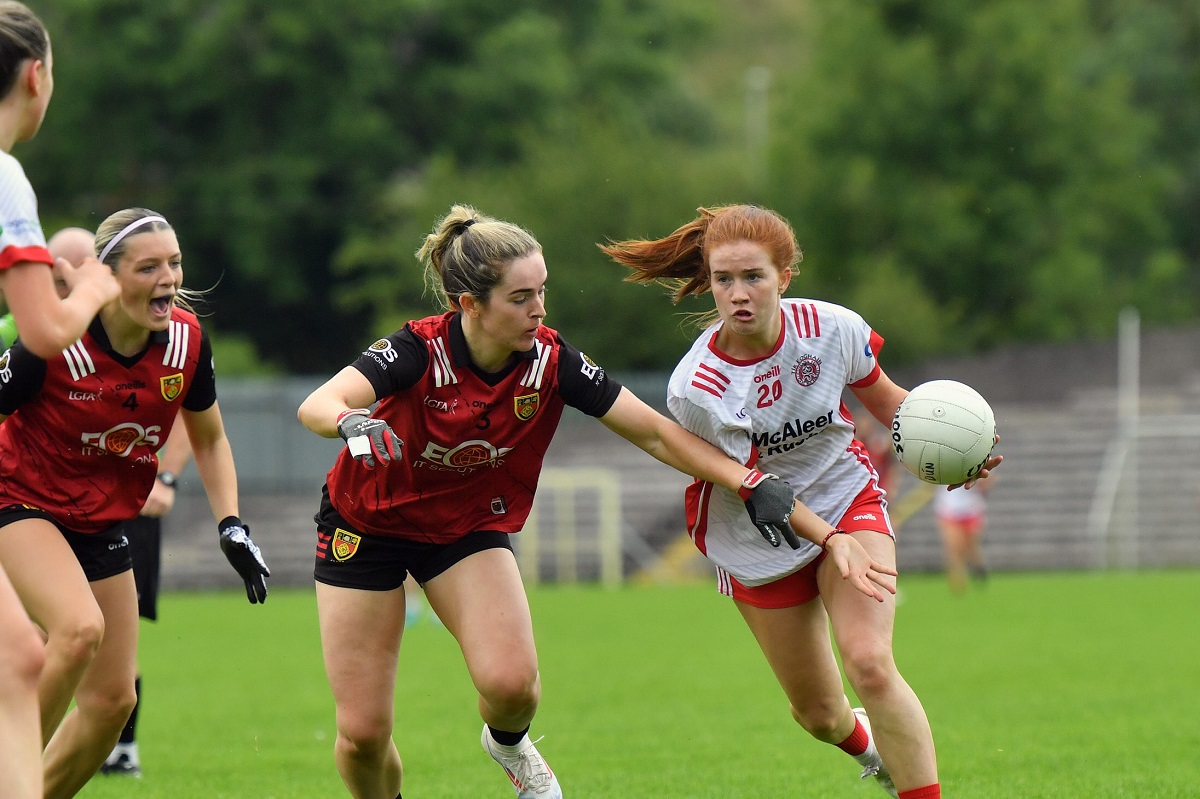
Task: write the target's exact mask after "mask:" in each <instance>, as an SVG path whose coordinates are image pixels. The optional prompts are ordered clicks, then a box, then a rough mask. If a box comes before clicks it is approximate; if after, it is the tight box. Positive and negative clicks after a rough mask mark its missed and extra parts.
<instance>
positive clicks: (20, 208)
mask: <svg viewBox="0 0 1200 799" xmlns="http://www.w3.org/2000/svg"><path fill="white" fill-rule="evenodd" d="M22 261H38V262H42V263H46V264H53V263H54V259H53V258H51V257H50V251H49V250H47V249H46V235H45V234H44V233H42V224H41V222H40V221H38V213H37V196H36V195H35V194H34V193H33V187H32V186H30V185H29V179H28V178H26V177H25V170H24V169H23V168H22V167H21V163H20V162H19V161H18V160H17V159H15V158H13V157H12V156H11V155H9V154H8V153H5V152H0V270H4V269H8V268H9V267H10V266H12V265H13V264H16V263H21V262H22Z"/></svg>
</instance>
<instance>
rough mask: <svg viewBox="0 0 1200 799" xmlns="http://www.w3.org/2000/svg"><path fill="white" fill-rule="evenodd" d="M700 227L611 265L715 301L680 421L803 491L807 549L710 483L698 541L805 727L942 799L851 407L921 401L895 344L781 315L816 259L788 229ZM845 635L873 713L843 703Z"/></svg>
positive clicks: (623, 247)
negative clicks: (848, 401) (807, 263)
mask: <svg viewBox="0 0 1200 799" xmlns="http://www.w3.org/2000/svg"><path fill="white" fill-rule="evenodd" d="M700 211H701V215H700V217H699V218H697V219H695V220H693V221H692V222H689V223H688V224H686V225H684V226H683V227H681V228H679V229H678V230H676V231H675V232H674V233H672V234H671V235H670V236H667V237H666V238H663V239H658V240H654V241H642V240H632V241H622V242H616V243H613V244H610V245H608V246H604V247H602V248H601V249H603V250H604V252H605V253H606V254H608V255H609V256H611V257H612V258H613V259H615V260H616V261H617V262H619V263H621V264H623V265H625V266H627V267H629V268H630V269H631V270H633V273H632V275H631V276H630V277H629V279H630V280H634V281H639V282H660V281H661V282H666V283H668V284H670V285H673V286H674V287H675V294H674V296H675V299H676V300H677V301H678V300H679V299H681V298H683V297H684V296H687V295H689V294H700V293H705V292H708V291H711V292H712V294H713V297H714V299H715V301H716V306H717V308H716V316H717V317H718V321H717V322H716V324H714V325H712V326H711V327H709V328H708V329H706V330H705V331H704V332H703V333H702V334H701V335H700V338H698V339H697V340H696V342H695V344H694V345H693V346H692V348H691V351H690V352H689V353H688V354H687V355H686V356H685V357H684V358H683V360H682V361H681V362H680V364H679V366H678V367H677V368H676V370H675V372H674V374H673V375H672V377H671V382H670V388H669V390H668V396H667V403H668V406H669V407H670V409H671V412H672V413H674V414H675V416H676V418H677V419H679V421H680V423H681V424H682V425H683V426H684V427H686V428H687V429H689V430H691V431H692V432H694V433H696V434H697V435H699V436H701V437H702V438H705V439H707V440H708V441H711V442H712V443H714V444H716V445H717V446H718V447H720V448H721V449H722V450H724V451H725V452H727V453H728V454H729V455H731V456H733V457H734V458H737V459H739V460H741V461H742V462H743V463H746V464H750V465H754V466H756V467H757V468H759V469H761V470H763V471H768V472H772V473H775V474H778V475H780V476H781V477H783V478H784V479H785V480H786V481H787V482H788V483H790V484H791V486H792V487H793V488H794V490H795V492H796V498H797V499H798V500H799V503H798V504H797V506H796V509H795V512H794V513H793V514H792V516H791V525H792V527H793V529H794V531H795V533H796V534H797V536H798V538H799V539H801V540H798V541H796V542H795V546H794V548H792V549H787V548H784V547H779V548H775V547H772V546H770V545H769V543H768V542H766V541H764V540H763V539H762V537H761V536H759V535H757V534H756V531H755V530H754V528H753V527H750V526H749V525H748V524H747V523H746V522H745V521H744V520H743V518H742V517H741V516H739V514H738V513H736V511H737V510H738V508H739V502H738V498H737V496H736V495H735V494H734V493H733V492H730V491H728V490H727V489H725V488H723V487H721V486H714V485H711V484H708V483H705V482H703V481H697V482H696V483H695V484H693V485H692V486H690V487H689V489H688V491H687V503H686V504H687V514H688V516H687V518H688V531H689V534H690V535H691V536H692V538H693V540H694V541H695V543H696V546H697V547H699V549H700V551H701V552H703V553H704V554H705V555H706V556H707V557H708V558H709V559H711V560H712V561H713V562H714V563H715V564H716V566H717V573H718V582H719V586H720V590H721V591H722V593H725V594H727V595H729V596H732V597H733V600H734V602H735V604H736V605H737V607H738V610H739V611H740V612H741V614H742V616H743V618H744V619H745V621H746V623H747V625H749V627H750V629H751V631H752V632H753V633H754V636H755V638H756V639H757V641H758V643H759V646H760V647H761V648H762V650H763V653H764V654H765V655H766V657H767V660H768V662H769V663H770V664H771V667H772V669H773V670H774V672H775V675H776V677H777V678H778V680H779V682H780V684H781V685H782V686H783V689H784V692H785V693H786V695H787V697H788V699H789V701H790V702H791V706H792V714H793V716H794V717H795V719H796V721H797V722H799V723H800V724H801V725H802V726H803V727H804V728H805V729H806V730H808V732H809V733H811V734H812V735H813V736H814V737H816V738H817V739H818V740H821V741H825V742H827V743H832V744H835V745H837V746H838V747H840V748H841V749H843V750H844V751H846V752H847V753H848V754H850V755H852V756H853V757H854V758H855V759H856V760H857V761H858V762H859V764H860V765H862V767H863V771H862V775H863V776H864V777H866V776H874V777H875V778H876V779H877V780H878V782H879V784H880V785H881V786H882V787H883V788H884V789H885V790H887V791H888V793H889V794H891V795H892V796H899V797H900V799H934V798H935V797H940V796H941V788H940V786H939V783H938V777H937V763H936V758H935V756H934V748H933V736H932V734H931V732H930V729H929V723H928V721H927V720H926V718H925V712H924V710H923V709H922V708H921V703H920V701H919V700H918V699H917V697H916V695H915V694H914V693H913V691H912V689H911V688H909V686H908V684H907V683H905V681H904V679H903V678H902V677H901V676H900V673H899V671H898V670H897V669H896V665H895V662H894V661H893V659H892V651H891V640H892V627H893V621H894V615H895V597H894V594H895V584H894V579H893V578H894V577H895V576H896V568H895V565H896V551H895V544H894V540H893V533H892V529H891V524H890V522H889V521H888V516H887V505H886V502H885V501H884V493H883V490H882V489H881V488H880V487H879V484H878V479H877V474H876V472H875V469H874V468H873V467H872V465H871V462H870V458H869V457H868V455H867V451H866V447H865V446H864V445H863V444H861V443H860V442H859V441H857V440H856V439H855V437H854V425H853V422H852V421H851V416H850V413H849V412H848V410H847V409H846V408H845V406H844V405H843V404H842V399H841V397H842V391H843V390H844V389H845V388H846V387H849V388H850V390H851V391H852V392H853V393H854V395H855V396H856V397H857V398H858V399H859V401H861V402H862V403H863V405H864V406H865V407H866V408H867V410H868V411H870V412H871V413H872V414H873V415H874V416H875V417H876V418H877V419H879V420H880V421H881V422H883V423H884V424H885V425H887V424H890V423H891V420H892V416H893V414H894V413H895V410H896V407H897V406H898V405H899V404H900V401H901V400H902V399H903V398H904V396H905V394H906V393H907V392H906V391H905V390H904V389H902V388H900V387H899V386H897V385H896V384H895V383H893V382H892V381H891V380H890V379H889V378H888V377H887V375H885V374H884V373H883V371H882V370H881V369H880V368H879V364H878V363H877V362H876V356H877V355H878V353H879V349H880V347H881V346H882V344H883V340H882V338H880V337H879V336H878V335H877V334H876V333H875V332H874V331H873V330H871V328H870V327H869V326H868V325H867V324H866V322H864V321H863V319H862V318H861V317H860V316H859V315H858V314H856V313H854V312H852V311H850V310H848V309H846V308H842V307H840V306H837V305H833V304H831V303H827V302H820V301H816V300H791V299H789V300H783V299H782V295H783V293H784V291H786V289H787V287H788V284H789V282H790V281H791V278H792V269H793V267H794V266H796V264H797V263H799V260H800V256H799V247H798V246H797V245H796V241H795V236H794V234H793V233H792V229H791V226H790V225H788V224H787V222H786V221H785V220H784V219H783V218H782V217H780V216H779V215H778V214H775V213H774V212H772V211H768V210H766V209H762V208H757V207H754V206H748V205H735V206H725V207H721V208H714V209H700ZM999 462H1000V458H999V457H995V458H993V459H992V460H991V461H989V463H988V464H987V468H985V469H984V470H983V472H982V473H981V476H986V474H987V471H988V469H990V468H992V467H994V466H996V464H998V463H999ZM818 598H819V599H820V600H821V601H819V602H817V601H814V600H816V599H818ZM831 622H832V628H833V634H834V636H835V638H836V641H837V646H838V650H839V652H840V653H841V656H842V660H843V664H844V666H845V669H846V676H847V678H848V679H849V681H850V684H851V685H852V686H853V687H854V690H855V692H856V693H857V694H858V696H859V698H860V699H861V700H862V702H863V705H864V706H865V709H863V708H851V706H850V703H849V701H848V700H847V698H846V696H845V693H844V690H843V687H842V678H841V674H840V672H839V670H838V665H837V661H836V660H835V658H834V655H833V649H832V645H831V641H830V638H829V629H830V626H831V624H830V623H831Z"/></svg>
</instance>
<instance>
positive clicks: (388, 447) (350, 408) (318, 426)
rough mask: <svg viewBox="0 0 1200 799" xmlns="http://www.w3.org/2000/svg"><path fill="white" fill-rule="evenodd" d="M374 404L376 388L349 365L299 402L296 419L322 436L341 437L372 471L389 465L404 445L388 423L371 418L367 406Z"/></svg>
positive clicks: (354, 454) (351, 452)
mask: <svg viewBox="0 0 1200 799" xmlns="http://www.w3.org/2000/svg"><path fill="white" fill-rule="evenodd" d="M373 402H375V389H374V387H373V386H372V385H371V382H370V381H369V380H367V378H366V377H365V376H364V375H363V374H362V372H360V371H358V370H357V369H355V368H354V367H353V366H347V367H346V368H345V369H343V370H342V371H340V372H338V373H337V374H336V375H334V376H333V377H331V378H330V379H329V380H327V381H325V383H324V384H323V385H321V386H320V387H319V388H317V390H316V391H314V392H313V393H311V394H309V395H308V397H307V398H306V399H305V400H304V402H302V403H300V408H299V409H298V410H297V411H296V417H297V418H298V419H299V420H300V423H301V424H303V425H304V426H305V427H307V428H308V429H309V430H311V431H313V432H314V433H316V434H317V435H319V436H323V437H325V438H335V437H338V436H340V437H341V438H342V439H343V440H344V441H345V442H346V447H347V448H348V449H349V450H350V454H351V455H352V456H353V457H354V459H355V460H356V461H358V462H359V463H360V464H362V465H363V466H364V467H366V468H367V469H373V468H375V466H387V465H388V464H389V463H391V462H392V461H393V460H395V459H396V458H397V457H398V456H399V454H400V448H401V447H403V446H404V442H403V441H401V440H400V438H399V437H398V436H397V435H396V434H395V433H394V432H392V428H391V426H390V425H388V423H387V422H385V421H384V420H383V419H376V418H373V417H372V416H371V412H370V411H369V410H368V406H370V405H371V404H372V403H373Z"/></svg>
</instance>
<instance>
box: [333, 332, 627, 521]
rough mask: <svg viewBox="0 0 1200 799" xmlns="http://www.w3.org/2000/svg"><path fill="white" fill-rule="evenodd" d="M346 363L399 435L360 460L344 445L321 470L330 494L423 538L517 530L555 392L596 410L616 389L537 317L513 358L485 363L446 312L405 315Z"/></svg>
mask: <svg viewBox="0 0 1200 799" xmlns="http://www.w3.org/2000/svg"><path fill="white" fill-rule="evenodd" d="M353 365H354V367H355V368H356V369H358V370H359V371H360V372H362V373H363V375H364V376H366V378H367V379H368V380H369V381H370V382H371V385H372V386H373V387H374V389H375V396H376V397H379V398H380V402H379V405H378V407H377V408H376V409H375V411H374V412H373V413H372V414H371V415H372V416H374V417H375V418H378V419H384V420H385V421H387V423H388V424H389V425H391V428H392V430H393V431H394V432H395V433H396V435H397V436H399V437H400V439H401V440H402V441H403V442H404V446H403V449H402V454H401V457H400V458H399V459H398V460H396V461H395V462H393V463H391V464H390V465H388V466H387V467H379V466H377V467H376V468H375V469H371V470H368V469H366V468H364V467H363V466H362V464H360V463H357V462H356V461H355V460H354V459H353V458H352V457H351V456H350V454H349V452H348V451H347V450H345V449H343V450H342V452H341V454H340V455H339V456H338V459H337V462H336V463H335V464H334V466H333V468H332V469H331V470H330V471H329V476H328V481H327V486H328V489H329V497H330V502H331V504H332V505H333V507H334V509H335V510H337V512H338V513H339V514H341V515H342V517H343V518H345V519H346V521H348V522H349V523H350V524H352V525H354V526H355V527H356V528H358V529H359V530H361V531H363V532H367V533H371V534H374V535H391V536H400V537H404V538H411V539H414V540H420V541H428V542H433V543H448V542H450V541H454V540H455V539H457V538H460V537H461V536H463V535H465V534H466V533H469V532H472V531H474V530H497V531H500V532H506V533H515V532H517V531H518V530H520V529H521V527H522V526H524V524H525V520H526V518H527V517H528V516H529V511H530V509H531V507H532V506H533V494H534V491H535V490H536V489H537V483H538V477H539V475H540V474H541V470H542V459H543V457H544V456H545V454H546V449H547V448H548V447H549V446H550V440H551V438H553V436H554V431H555V430H556V429H557V427H558V422H559V419H560V417H561V416H562V410H563V406H564V404H566V405H570V406H572V407H574V408H578V409H579V410H581V411H583V412H584V413H586V414H588V415H590V416H603V415H604V414H605V413H607V412H608V410H609V409H610V408H611V407H612V405H613V403H614V402H616V399H617V395H618V394H619V393H620V391H621V385H620V383H618V382H617V381H615V380H613V379H611V378H610V377H608V376H607V375H606V374H605V372H604V370H603V369H601V368H600V367H599V366H597V365H596V364H595V363H593V362H592V361H591V360H589V359H588V358H587V356H585V355H584V354H583V353H581V352H580V351H579V350H577V349H575V348H574V347H572V346H571V345H569V344H568V343H567V342H566V341H564V340H563V339H562V337H561V336H559V334H558V333H557V331H555V330H552V329H551V328H548V327H545V326H542V328H541V329H540V330H539V331H538V335H537V339H536V341H535V342H534V346H533V348H532V349H530V350H529V351H528V352H525V353H520V357H519V358H518V359H517V360H516V361H515V362H514V363H513V364H512V365H510V366H509V367H508V368H506V369H505V370H504V371H502V372H498V373H496V374H491V373H488V372H484V371H482V370H480V369H478V368H477V367H476V366H475V365H474V364H473V363H472V361H471V356H470V352H469V350H468V348H467V342H466V338H465V337H464V336H463V332H462V322H461V319H460V318H459V316H458V314H456V313H448V314H444V315H442V316H433V317H429V318H426V319H422V320H419V321H415V322H410V323H409V324H408V325H406V326H405V327H404V329H403V330H400V331H397V332H396V333H393V334H392V335H391V336H389V337H387V338H384V339H380V340H379V341H376V342H375V343H374V344H372V345H371V346H370V348H369V349H367V350H366V351H365V352H364V353H363V354H362V356H361V357H360V358H359V359H358V360H357V361H355V362H354V364H353Z"/></svg>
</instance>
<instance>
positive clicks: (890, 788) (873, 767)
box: [854, 707, 900, 799]
mask: <svg viewBox="0 0 1200 799" xmlns="http://www.w3.org/2000/svg"><path fill="white" fill-rule="evenodd" d="M854 715H855V716H858V720H859V721H861V722H862V725H863V727H865V728H866V730H867V737H868V738H870V739H871V740H870V743H868V744H867V751H866V752H864V753H863V754H865V755H868V756H869V757H870V760H869V762H867V764H866V765H865V766H863V770H862V774H861V775H860V776H859V779H863V780H865V779H866V778H867V777H874V778H875V781H876V782H878V783H879V787H880V788H883V789H884V790H885V791H887V793H888V796H891V797H893V799H900V794H899V793H897V792H896V786H895V784H893V783H892V775H891V774H889V773H888V770H887V766H885V765H883V758H881V757H880V756H879V750H878V749H876V748H875V736H874V735H871V720H870V719H869V718H867V711H865V710H863V709H862V708H861V707H856V708H854Z"/></svg>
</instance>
